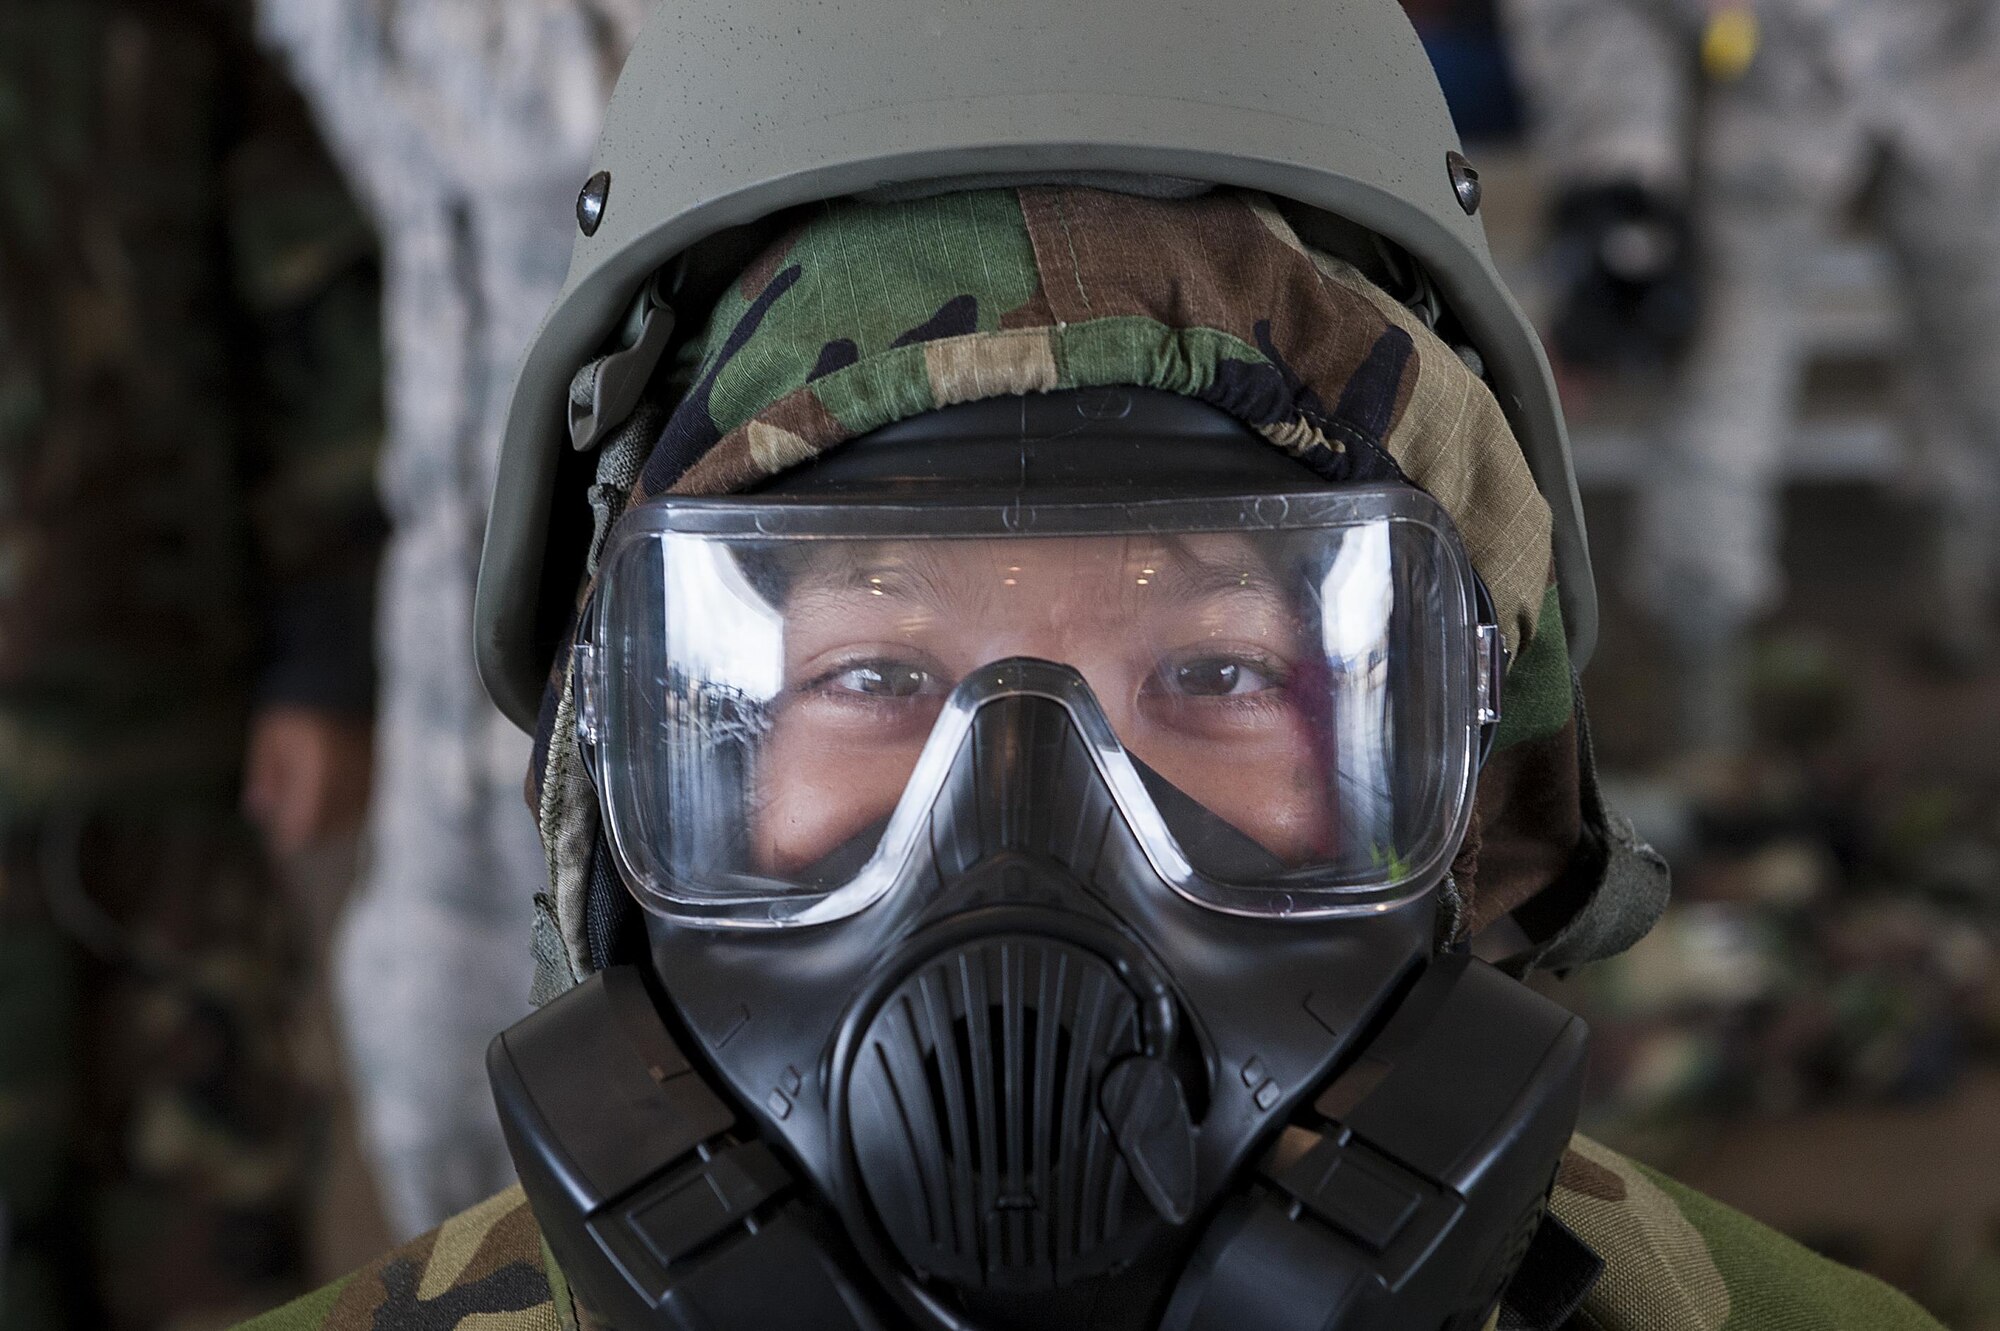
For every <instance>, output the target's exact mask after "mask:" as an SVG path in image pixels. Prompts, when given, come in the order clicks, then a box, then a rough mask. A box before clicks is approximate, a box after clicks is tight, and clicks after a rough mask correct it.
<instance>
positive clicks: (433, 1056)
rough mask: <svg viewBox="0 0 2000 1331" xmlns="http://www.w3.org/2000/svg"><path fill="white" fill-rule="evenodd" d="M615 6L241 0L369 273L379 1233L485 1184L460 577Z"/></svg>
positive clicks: (522, 937)
mask: <svg viewBox="0 0 2000 1331" xmlns="http://www.w3.org/2000/svg"><path fill="white" fill-rule="evenodd" d="M642 8H643V6H642V3H641V0H500V2H496V0H263V12H264V22H265V26H266V30H267V32H269V34H270V35H271V36H272V38H273V39H274V40H275V42H276V43H277V44H278V45H280V46H281V47H283V48H284V49H285V50H286V51H287V52H288V53H289V54H290V57H291V60H292V63H293V69H294V72H295V74H296V75H297V76H298V78H299V80H300V82H301V83H302V84H303V85H304V86H305V87H306V89H307V90H308V94H309V95H310V96H311V97H312V98H313V99H314V101H315V102H316V103H317V105H318V107H319V110H320V113H321V116H322V118H323V119H324V121H325V122H326V123H327V125H328V128H329V132H330V134H331V135H332V137H333V138H334V140H335V143H336V150H337V151H338V152H339V153H340V155H341V157H342V159H343V161H344V162H345V163H346V164H347V166H348V167H349V173H350V175H351V176H352V177H353V178H354V179H355V180H356V181H358V182H360V187H361V188H362V190H363V192H364V194H365V195H366V197H367V200H368V202H369V204H370V205H371V207H372V209H373V211H374V213H375V216H376V219H377V221H378V223H379V226H380V230H381V233H382V236H383V241H384V247H385V254H386V257H387V275H388V294H387V301H388V335H389V357H390V413H391V427H390V450H389V456H388V461H387V465H386V470H385V489H386V492H387V497H388V502H389V507H390V515H391V521H392V524H393V535H392V537H391V541H390V547H389V553H388V566H387V572H386V575H385V579H384V583H383V597H384V604H383V609H382V619H381V641H382V662H383V710H382V725H381V730H380V734H381V738H380V741H379V747H378V759H377V772H376V785H375V803H374V809H373V812H372V814H371V820H372V825H371V828H370V843H371V844H370V857H369V864H368V867H367V870H366V873H365V878H364V883H363V889H362V894H361V896H360V898H359V899H358V900H357V902H356V903H355V905H354V906H353V908H352V910H351V913H350V915H349V918H348V922H347V924H346V927H345V930H344V937H343V939H342V941H341V944H340V949H341V961H340V970H341V973H340V976H339V979H340V990H341V1000H342V1015H343V1017H344V1026H345V1034H346V1037H347V1039H348V1042H349V1047H350V1052H351V1055H352V1059H353V1062H354V1065H355V1067H356V1070H357V1073H358V1076H357V1081H356V1090H357V1096H358V1099H359V1106H360V1110H361V1115H362V1124H363V1130H364V1135H365V1137H366V1139H367V1143H368V1146H369V1149H370V1151H371V1154H372V1156H373V1158H374V1161H375V1164H376V1169H377V1175H378V1179H377V1181H378V1185H379V1189H380V1191H381V1193H382V1196H383V1199H384V1203H385V1205H386V1207H387V1210H388V1213H389V1220H390V1223H391V1225H392V1226H393V1227H395V1228H396V1229H398V1230H399V1231H400V1232H401V1233H402V1234H404V1235H408V1234H413V1233H415V1232H417V1231H419V1230H422V1229H425V1228H428V1227H429V1226H431V1225H434V1224H436V1223H437V1222H438V1221H439V1220H441V1219H442V1218H443V1217H444V1216H446V1215H448V1214H450V1213H451V1212H453V1211H455V1210H458V1209H460V1208H461V1207H464V1206H468V1205H470V1204H471V1203H472V1202H473V1201H475V1200H477V1199H478V1198H480V1197H483V1196H486V1195H488V1194H489V1193H491V1192H493V1191H494V1190H495V1189H497V1188H499V1187H502V1186H504V1185H505V1184H506V1183H507V1182H509V1181H510V1180H511V1179H512V1178H513V1167H512V1165H511V1164H510V1163H509V1161H508V1158H507V1153H506V1150H505V1148H504V1146H503V1145H502V1143H501V1141H500V1132H499V1125H498V1122H497V1121H496V1120H495V1118H494V1116H493V1109H492V1105H491V1103H490V1100H489V1097H488V1094H487V1089H486V1077H485V1073H484V1070H483V1067H482V1064H481V1062H480V1059H481V1054H482V1052H483V1050H484V1049H485V1047H486V1042H487V1041H488V1040H489V1039H490V1038H491V1037H492V1036H493V1035H494V1034H495V1033H496V1032H498V1031H499V1030H500V1029H501V1028H502V1027H504V1026H507V1025H509V1024H510V1023H512V1022H513V1021H515V1020H517V1019H518V1018H519V1017H521V1016H522V1015H524V1014H525V1013H526V1012H527V1010H528V995H527V985H526V982H525V980H524V978H523V977H524V970H523V968H522V966H521V964H520V963H521V960H522V958H524V957H525V955H526V949H527V940H528V936H529V925H530V904H529V903H530V900H531V898H532V896H533V894H534V892H535V890H536V888H537V887H538V886H539V885H540V884H541V882H542V881H543V878H544V870H543V860H542V855H541V852H540V850H539V848H538V847H537V845H536V843H535V829H534V822H533V819H532V818H531V817H530V816H529V814H528V811H527V810H526V809H525V808H524V807H523V804H522V799H521V773H522V771H523V769H524V768H525V767H526V764H527V755H528V743H527V741H526V739H524V738H523V737H522V736H521V735H520V734H518V733H517V732H516V731H515V729H514V728H513V726H511V725H510V724H509V723H508V722H507V721H506V720H505V719H503V718H502V717H501V715H500V713H499V712H498V711H497V710H495V709H494V707H493V705H492V704H491V703H490V702H488V701H487V698H486V695H485V692H484V691H483V689H482V688H481V687H480V684H479V681H478V678H477V677H476V675H475V673H474V669H473V663H472V586H473V579H474V575H475V573H476V571H477V568H478V563H479V546H480V541H481V538H482V535H483V532H484V527H485V519H486V504H487V499H488V496H489V495H491V493H492V490H493V473H494V468H495V465H496V461H497V454H498V450H499V435H500V417H501V412H502V411H503V410H504V408H505V397H506V393H507V390H508V389H509V388H510V387H511V386H512V383H513V376H514V369H515V365H516V362H517V361H518V360H519V358H520V355H521V352H522V350H523V349H524V348H525V347H526V346H527V343H528V339H529V337H530V335H531V334H532V333H533V332H534V330H535V327H536V325H537V324H538V323H539V322H540V320H541V317H542V315H543V313H544V312H546V310H547V309H548V307H549V305H550V304H551V303H552V302H553V301H554V299H555V294H556V291H557V289H558V288H559V286H560V285H561V281H562V275H563V270H564V268H565V266H566V264H567V262H568V256H569V242H570V230H571V228H572V227H573V226H574V223H573V221H572V220H571V219H572V209H573V204H574V200H575V197H576V191H577V189H578V187H579V186H580V185H581V184H582V182H583V178H584V176H585V174H586V173H587V172H588V169H589V168H588V165H587V163H588V160H589V153H590V148H591V145H592V143H593V142H594V141H595V139H596V135H597V125H598V120H599V117H600V115H601V113H602V110H603V106H604V102H605V100H606V99H607V98H608V96H609V94H610V87H611V81H612V79H613V78H614V77H615V75H616V73H617V70H618V67H619V65H620V64H621V63H622V61H623V59H624V53H625V50H626V48H627V46H628V45H629V44H630V42H631V39H632V37H633V35H634V33H635V32H636V30H637V27H638V21H639V16H640V13H641V11H642Z"/></svg>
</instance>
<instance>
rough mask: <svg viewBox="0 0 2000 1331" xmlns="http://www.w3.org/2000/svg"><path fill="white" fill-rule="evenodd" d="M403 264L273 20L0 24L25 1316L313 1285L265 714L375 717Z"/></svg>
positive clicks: (179, 1311)
mask: <svg viewBox="0 0 2000 1331" xmlns="http://www.w3.org/2000/svg"><path fill="white" fill-rule="evenodd" d="M378 321H379V272H378V269H377V265H376V261H375V256H374V242H373V238H372V236H371V235H370V233H369V231H368V228H367V225H366V222H365V220H364V219H363V218H362V216H361V215H360V213H359V212H358V211H357V210H356V209H355V207H354V206H353V204H352V202H351V201H350V200H349V198H348V197H347V195H346V194H345V193H344V191H343V187H342V185H341V184H340V179H339V175H338V172H337V171H336V170H335V168H334V166H333V164H332V162H331V161H330V160H329V159H328V158H327V157H326V155H325V152H324V149H323V148H321V146H320V145H319V142H318V140H317V139H316V137H315V136H314V133H313V130H312V128H311V124H310V120H309V118H308V116H307V114H306V110H305V107H304V105H303V104H302V103H301V102H300V101H299V100H298V98H297V96H296V94H295V93H293V92H291V91H290V90H289V89H288V88H287V87H286V86H285V85H284V84H283V82H282V80H281V78H280V77H279V75H278V73H277V71H276V70H275V69H274V68H273V67H272V66H270V65H269V64H268V63H266V62H265V61H263V60H262V59H261V58H260V57H259V55H258V53H257V52H256V50H255V48H254V46H253V43H252V26H251V15H250V11H249V6H248V4H247V3H225V2H223V0H204V2H202V3H193V2H190V3H183V4H176V5H149V4H134V3H121V2H119V0H10V3H9V4H8V5H6V6H5V7H4V9H0V1222H4V1232H5V1247H4V1253H5V1256H4V1263H5V1265H4V1269H0V1327H4V1328H6V1329H7V1331H17V1329H21V1328H37V1329H39V1328H54V1327H85V1326H88V1327H92V1328H96V1327H104V1326H110V1327H114V1328H126V1327H153V1326H167V1325H190V1324H199V1323H201V1322H203V1321H206V1322H207V1323H208V1324H213V1323H214V1322H215V1321H216V1320H217V1319H218V1318H221V1317H226V1316H228V1315H231V1314H233V1313H235V1312H237V1311H239V1310H241V1309H242V1308H244V1307H245V1306H246V1305H254V1304H256V1303H258V1302H260V1301H264V1300H268V1299H269V1298H270V1297H271V1296H272V1294H273V1293H274V1292H277V1291H282V1290H286V1289H296V1288H297V1287H298V1285H299V1283H300V1279H301V1277H302V1276H303V1274H304V1272H303V1265H302V1261H301V1258H302V1249H301V1245H300V1239H301V1234H300V1228H301V1219H302V1213H301V1210H300V1203H301V1202H302V1200H303V1196H302V1193H303V1185H304V1179H303V1178H302V1174H301V1166H302V1164H303V1161H304V1156H305V1153H306V1149H307V1147H308V1146H309V1142H308V1140H307V1137H308V1134H309V1129H310V1127H311V1123H310V1118H309V1111H310V1109H311V1108H312V1106H311V1105H310V1104H309V1103H308V1101H307V1098H306V1097H305V1095H304V1092H303V1088H302V1086H301V1084H300V1082H299V1080H298V1078H297V1076H296V1074H295V1073H294V1070H293V1062H292V1059H291V1057H290V1052H289V1049H288V1038H287V1035H288V1033H287V1029H286V1024H287V1018H288V1014H289V1009H290V1006H291V1000H292V999H293V998H294V997H295V990H296V988H297V985H298V970H297V967H296V964H295V963H296V960H297V958H296V956H295V953H294V947H293V942H294V940H293V939H292V937H291V932H290V929H289V927H288V925H289V921H288V918H287V907H286V905H285V902H284V899H283V897H282V895H281V894H280V893H279V892H278V890H277V889H276V887H275V885H274V884H273V883H272V882H271V881H270V879H269V876H268V874H267V872H266V869H265V866H264V864H263V862H262V858H261V854H260V849H259V845H258V843H257V841H256V839H255V838H254V836H253V834H252V833H251V832H250V831H249V829H248V828H247V827H245V826H244V824H243V823H242V821H241V819H240V817H239V815H238V814H237V811H236V805H237V798H238V787H239V785H240V782H241V763H242V761H243V753H244V745H245V738H246V736H245V726H246V721H247V719H248V717H249V716H250V714H251V712H252V710H253V709H254V708H256V707H259V706H263V705H271V704H297V705H302V706H306V707H310V708H314V709H318V710H321V711H334V712H343V713H351V714H352V715H354V716H355V717H356V718H361V717H365V715H366V713H367V711H368V710H369V708H370V705H371V702H372V693H373V679H372V669H371V665H370V660H369V652H368V636H367V623H368V619H369V615H370V600H371V595H372V584H373V577H374V571H373V559H374V554H375V551H376V548H377V545H378V543H379V537H380V531H381V517H380V513H379V510H378V509H377V507H376V504H375V500H374V490H373V468H374V461H375V454H376V451H377V448H378V445H379V442H380V414H381V403H380V384H381V357H380V347H379V341H380V339H379V332H378Z"/></svg>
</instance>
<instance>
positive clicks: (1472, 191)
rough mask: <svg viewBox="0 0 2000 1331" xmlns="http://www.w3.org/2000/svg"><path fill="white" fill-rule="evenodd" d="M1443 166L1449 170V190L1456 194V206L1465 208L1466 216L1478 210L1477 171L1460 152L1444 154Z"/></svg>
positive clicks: (1478, 188)
mask: <svg viewBox="0 0 2000 1331" xmlns="http://www.w3.org/2000/svg"><path fill="white" fill-rule="evenodd" d="M1444 164H1445V168H1446V169H1447V170H1448V171H1450V172H1451V192H1452V193H1453V194H1456V195H1457V196H1458V206H1459V207H1461V208H1463V209H1465V215H1466V216H1467V217H1470V216H1472V215H1473V214H1474V213H1476V212H1478V211H1479V196H1480V194H1481V192H1482V191H1481V190H1480V187H1479V171H1478V170H1477V168H1475V167H1474V166H1473V165H1472V163H1471V162H1468V161H1467V160H1466V159H1465V154H1464V153H1461V152H1448V153H1446V154H1445V155H1444Z"/></svg>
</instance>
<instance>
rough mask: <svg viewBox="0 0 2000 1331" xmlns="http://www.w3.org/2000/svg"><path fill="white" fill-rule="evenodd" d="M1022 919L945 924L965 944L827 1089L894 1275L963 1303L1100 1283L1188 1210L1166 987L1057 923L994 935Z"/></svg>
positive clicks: (1183, 1119)
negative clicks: (839, 1102)
mask: <svg viewBox="0 0 2000 1331" xmlns="http://www.w3.org/2000/svg"><path fill="white" fill-rule="evenodd" d="M1034 913H1036V914H1039V912H1034ZM1028 914H1030V912H1020V911H1013V910H993V911H985V912H977V913H976V914H975V916H974V917H972V918H966V917H961V918H960V919H959V920H956V921H954V922H953V923H952V925H951V926H949V929H950V932H951V933H952V934H953V935H961V934H963V935H967V936H966V937H965V938H964V941H962V942H956V943H950V944H947V945H945V946H944V947H942V948H941V949H939V950H937V951H935V952H932V953H931V954H930V956H929V957H928V959H926V960H924V961H923V962H921V963H920V964H919V965H917V966H916V967H915V968H914V969H913V970H911V971H909V972H908V973H907V974H906V975H904V976H903V977H902V978H901V979H900V980H898V981H896V982H895V983H894V984H893V986H892V987H890V988H889V989H888V992H887V993H886V994H885V995H884V996H883V997H882V999H881V1001H880V1002H879V1003H877V1004H876V1005H875V1006H874V1008H873V1010H872V1013H871V1014H870V1015H869V1016H867V1017H866V1019H865V1024H864V1025H863V1026H862V1028H861V1031H860V1035H859V1037H858V1039H857V1040H855V1041H854V1048H853V1050H852V1062H851V1065H850V1067H849V1070H848V1073H847V1076H846V1078H845V1090H844V1096H843V1099H844V1102H845V1109H846V1113H845V1114H844V1115H843V1116H842V1117H843V1118H844V1130H845V1133H846V1135H847V1137H848V1140H849V1141H850V1143H851V1146H852V1150H853V1157H854V1160H855V1163H856V1165H857V1166H858V1170H859V1173H860V1177H861V1182H862V1185H863V1188H864V1190H865V1192H866V1194H867V1196H868V1198H869V1201H870V1202H871V1203H872V1209H873V1210H874V1212H875V1215H876V1217H877V1218H878V1220H879V1221H880V1223H881V1224H882V1227H883V1229H884V1230H885V1231H886V1232H887V1235H888V1237H889V1239H890V1241H891V1242H892V1243H893V1244H894V1245H895V1247H896V1248H897V1250H898V1252H899V1254H900V1255H901V1257H902V1259H903V1260H904V1262H906V1263H907V1264H908V1266H909V1267H910V1269H911V1270H912V1271H914V1272H918V1273H921V1275H922V1276H924V1277H926V1278H941V1279H943V1280H945V1281H948V1282H950V1283H951V1284H952V1285H954V1286H956V1287H958V1288H959V1289H961V1290H968V1291H973V1290H979V1291H991V1292H996V1293H997V1292H1002V1291H1006V1292H1016V1293H1028V1292H1035V1291H1042V1290H1049V1289H1054V1288H1059V1287H1065V1286H1070V1285H1073V1284H1075V1283H1076V1282H1078V1281H1082V1280H1088V1279H1091V1278H1093V1277H1096V1276H1099V1275H1102V1274H1105V1273H1106V1272H1107V1271H1110V1270H1112V1269H1114V1268H1117V1267H1120V1266H1123V1265H1125V1264H1127V1263H1129V1262H1130V1261H1132V1260H1133V1259H1134V1258H1135V1257H1136V1256H1137V1255H1138V1253H1139V1252H1140V1251H1141V1250H1142V1249H1143V1248H1145V1247H1146V1246H1148V1245H1149V1244H1150V1243H1153V1242H1156V1241H1157V1240H1158V1239H1159V1237H1160V1235H1159V1232H1158V1231H1159V1222H1161V1221H1164V1222H1165V1223H1166V1224H1168V1225H1178V1224H1180V1223H1182V1222H1184V1221H1185V1220H1186V1219H1187V1217H1188V1213H1189V1211H1190V1209H1191V1208H1192V1206H1193V1204H1194V1184H1195V1147H1194V1129H1193V1125H1192V1124H1191V1122H1190V1119H1189V1113H1188V1106H1187V1100H1186V1097H1185V1095H1184V1094H1183V1091H1182V1087H1181V1083H1180V1081H1179V1080H1178V1079H1177V1078H1176V1077H1175V1076H1174V1074H1173V1072H1172V1071H1171V1069H1170V1068H1169V1066H1168V1064H1167V1062H1166V1060H1165V1057H1164V1056H1165V1055H1166V1054H1167V1053H1168V1052H1169V1051H1171V1050H1172V1049H1173V1048H1174V1045H1175V1041H1176V1037H1177V1034H1178V1032H1177V1029H1176V1026H1177V1023H1176V1020H1175V1009H1174V1006H1173V1004H1172V1002H1171V1001H1170V1000H1169V999H1168V997H1167V994H1166V990H1165V986H1164V984H1163V983H1162V982H1160V981H1159V980H1158V979H1157V978H1156V977H1152V976H1150V975H1149V974H1148V971H1149V969H1150V968H1149V967H1147V966H1146V965H1145V964H1144V963H1143V961H1142V960H1141V959H1140V958H1139V957H1138V956H1137V955H1136V950H1134V949H1131V948H1129V947H1127V946H1121V945H1120V944H1119V942H1118V940H1116V939H1115V937H1114V936H1112V935H1111V933H1110V931H1109V930H1105V931H1103V933H1104V935H1105V936H1104V937H1103V938H1102V939H1093V940H1090V941H1091V942H1095V943H1097V944H1098V945H1097V946H1094V947H1093V946H1090V945H1088V944H1087V943H1085V942H1082V941H1077V940H1076V939H1075V937H1074V936H1075V935H1077V934H1079V933H1080V932H1083V931H1082V930H1080V929H1079V928H1078V925H1077V923H1076V922H1075V921H1074V919H1073V918H1071V919H1067V920H1066V919H1063V918H1061V917H1059V916H1058V917H1055V918H1052V919H1045V920H1043V921H1037V922H1034V923H1039V924H1040V925H1041V927H1039V928H1033V929H1032V930H1030V929H1022V930H1018V931H1016V930H1009V929H1007V928H1006V921H1005V920H1002V919H996V918H994V917H995V916H1001V915H1023V916H1026V915H1028ZM1029 922H1030V921H1028V920H1026V919H1024V920H1023V923H1029ZM996 927H997V928H998V929H999V930H1000V931H999V932H990V931H989V930H993V929H995V928H996ZM1090 932H1097V931H1095V930H1091V931H1090ZM1064 935H1070V936H1069V937H1065V936H1064ZM1119 953H1124V954H1125V955H1119Z"/></svg>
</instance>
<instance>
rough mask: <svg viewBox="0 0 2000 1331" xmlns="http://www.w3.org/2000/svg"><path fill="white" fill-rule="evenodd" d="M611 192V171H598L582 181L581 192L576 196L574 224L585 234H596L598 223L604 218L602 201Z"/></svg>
mask: <svg viewBox="0 0 2000 1331" xmlns="http://www.w3.org/2000/svg"><path fill="white" fill-rule="evenodd" d="M610 194H611V173H610V172H609V171H599V172H598V173H597V174H596V175H594V176H592V177H591V178H590V179H588V180H586V181H584V182H583V192H582V193H581V194H578V195H577V196H576V224H577V226H579V227H581V228H582V229H583V234H584V235H586V236H594V235H596V234H597V227H598V224H599V223H601V222H602V221H603V220H604V201H605V199H607V198H608V197H610Z"/></svg>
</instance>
